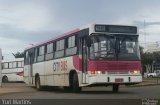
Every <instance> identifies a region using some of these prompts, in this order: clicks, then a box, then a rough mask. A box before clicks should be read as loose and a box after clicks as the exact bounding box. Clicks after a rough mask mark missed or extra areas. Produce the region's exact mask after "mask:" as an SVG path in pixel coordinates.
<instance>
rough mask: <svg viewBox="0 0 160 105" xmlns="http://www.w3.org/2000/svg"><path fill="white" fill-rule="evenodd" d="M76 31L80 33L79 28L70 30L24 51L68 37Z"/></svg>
mask: <svg viewBox="0 0 160 105" xmlns="http://www.w3.org/2000/svg"><path fill="white" fill-rule="evenodd" d="M78 31H80V29H79V28H77V29H74V30H72V31H69V32H66V33H64V34H61V35H58V36H56V37H53V38H51V39H49V40H46V41H44V42H41V43H38V44H36V45H33V46H31V47H28V48H26V49H25V50H28V49H31V48H35V47H37V46H40V45H43V44H46V43H49V42H52V41H54V40H56V39H59V38H63V37H65V36H68V35H70V34H72V33H75V32H78Z"/></svg>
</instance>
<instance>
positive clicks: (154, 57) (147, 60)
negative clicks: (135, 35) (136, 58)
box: [140, 47, 160, 71]
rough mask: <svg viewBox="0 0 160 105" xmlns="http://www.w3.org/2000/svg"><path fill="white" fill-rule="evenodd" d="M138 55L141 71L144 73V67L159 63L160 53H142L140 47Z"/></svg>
mask: <svg viewBox="0 0 160 105" xmlns="http://www.w3.org/2000/svg"><path fill="white" fill-rule="evenodd" d="M140 54H141V62H142V67H143V71H146V68H145V65H152V64H153V63H155V62H157V63H160V52H154V53H147V52H143V47H140Z"/></svg>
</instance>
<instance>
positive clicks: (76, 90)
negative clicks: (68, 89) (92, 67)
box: [72, 73, 82, 93]
mask: <svg viewBox="0 0 160 105" xmlns="http://www.w3.org/2000/svg"><path fill="white" fill-rule="evenodd" d="M81 89H82V87H79V81H78V75H77V73H74V75H73V82H72V91H73V92H74V93H79V92H81Z"/></svg>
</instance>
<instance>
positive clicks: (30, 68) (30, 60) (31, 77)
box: [28, 53, 34, 84]
mask: <svg viewBox="0 0 160 105" xmlns="http://www.w3.org/2000/svg"><path fill="white" fill-rule="evenodd" d="M33 57H34V56H33V53H30V54H29V70H28V76H29V84H33V61H34V58H33Z"/></svg>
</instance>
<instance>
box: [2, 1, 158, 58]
mask: <svg viewBox="0 0 160 105" xmlns="http://www.w3.org/2000/svg"><path fill="white" fill-rule="evenodd" d="M159 5H160V0H0V48H1V49H2V53H3V55H4V56H8V55H11V54H12V53H16V52H22V51H24V49H25V48H27V47H29V46H31V45H32V44H36V43H40V42H43V41H45V40H47V39H50V38H53V37H54V36H57V35H60V34H63V33H65V32H67V31H70V30H73V29H75V28H78V27H81V26H84V25H86V24H90V23H102V24H121V25H134V26H137V27H138V28H139V35H140V37H139V41H140V43H141V44H144V43H149V42H160V37H159V36H160V13H159V10H160V6H159Z"/></svg>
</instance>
